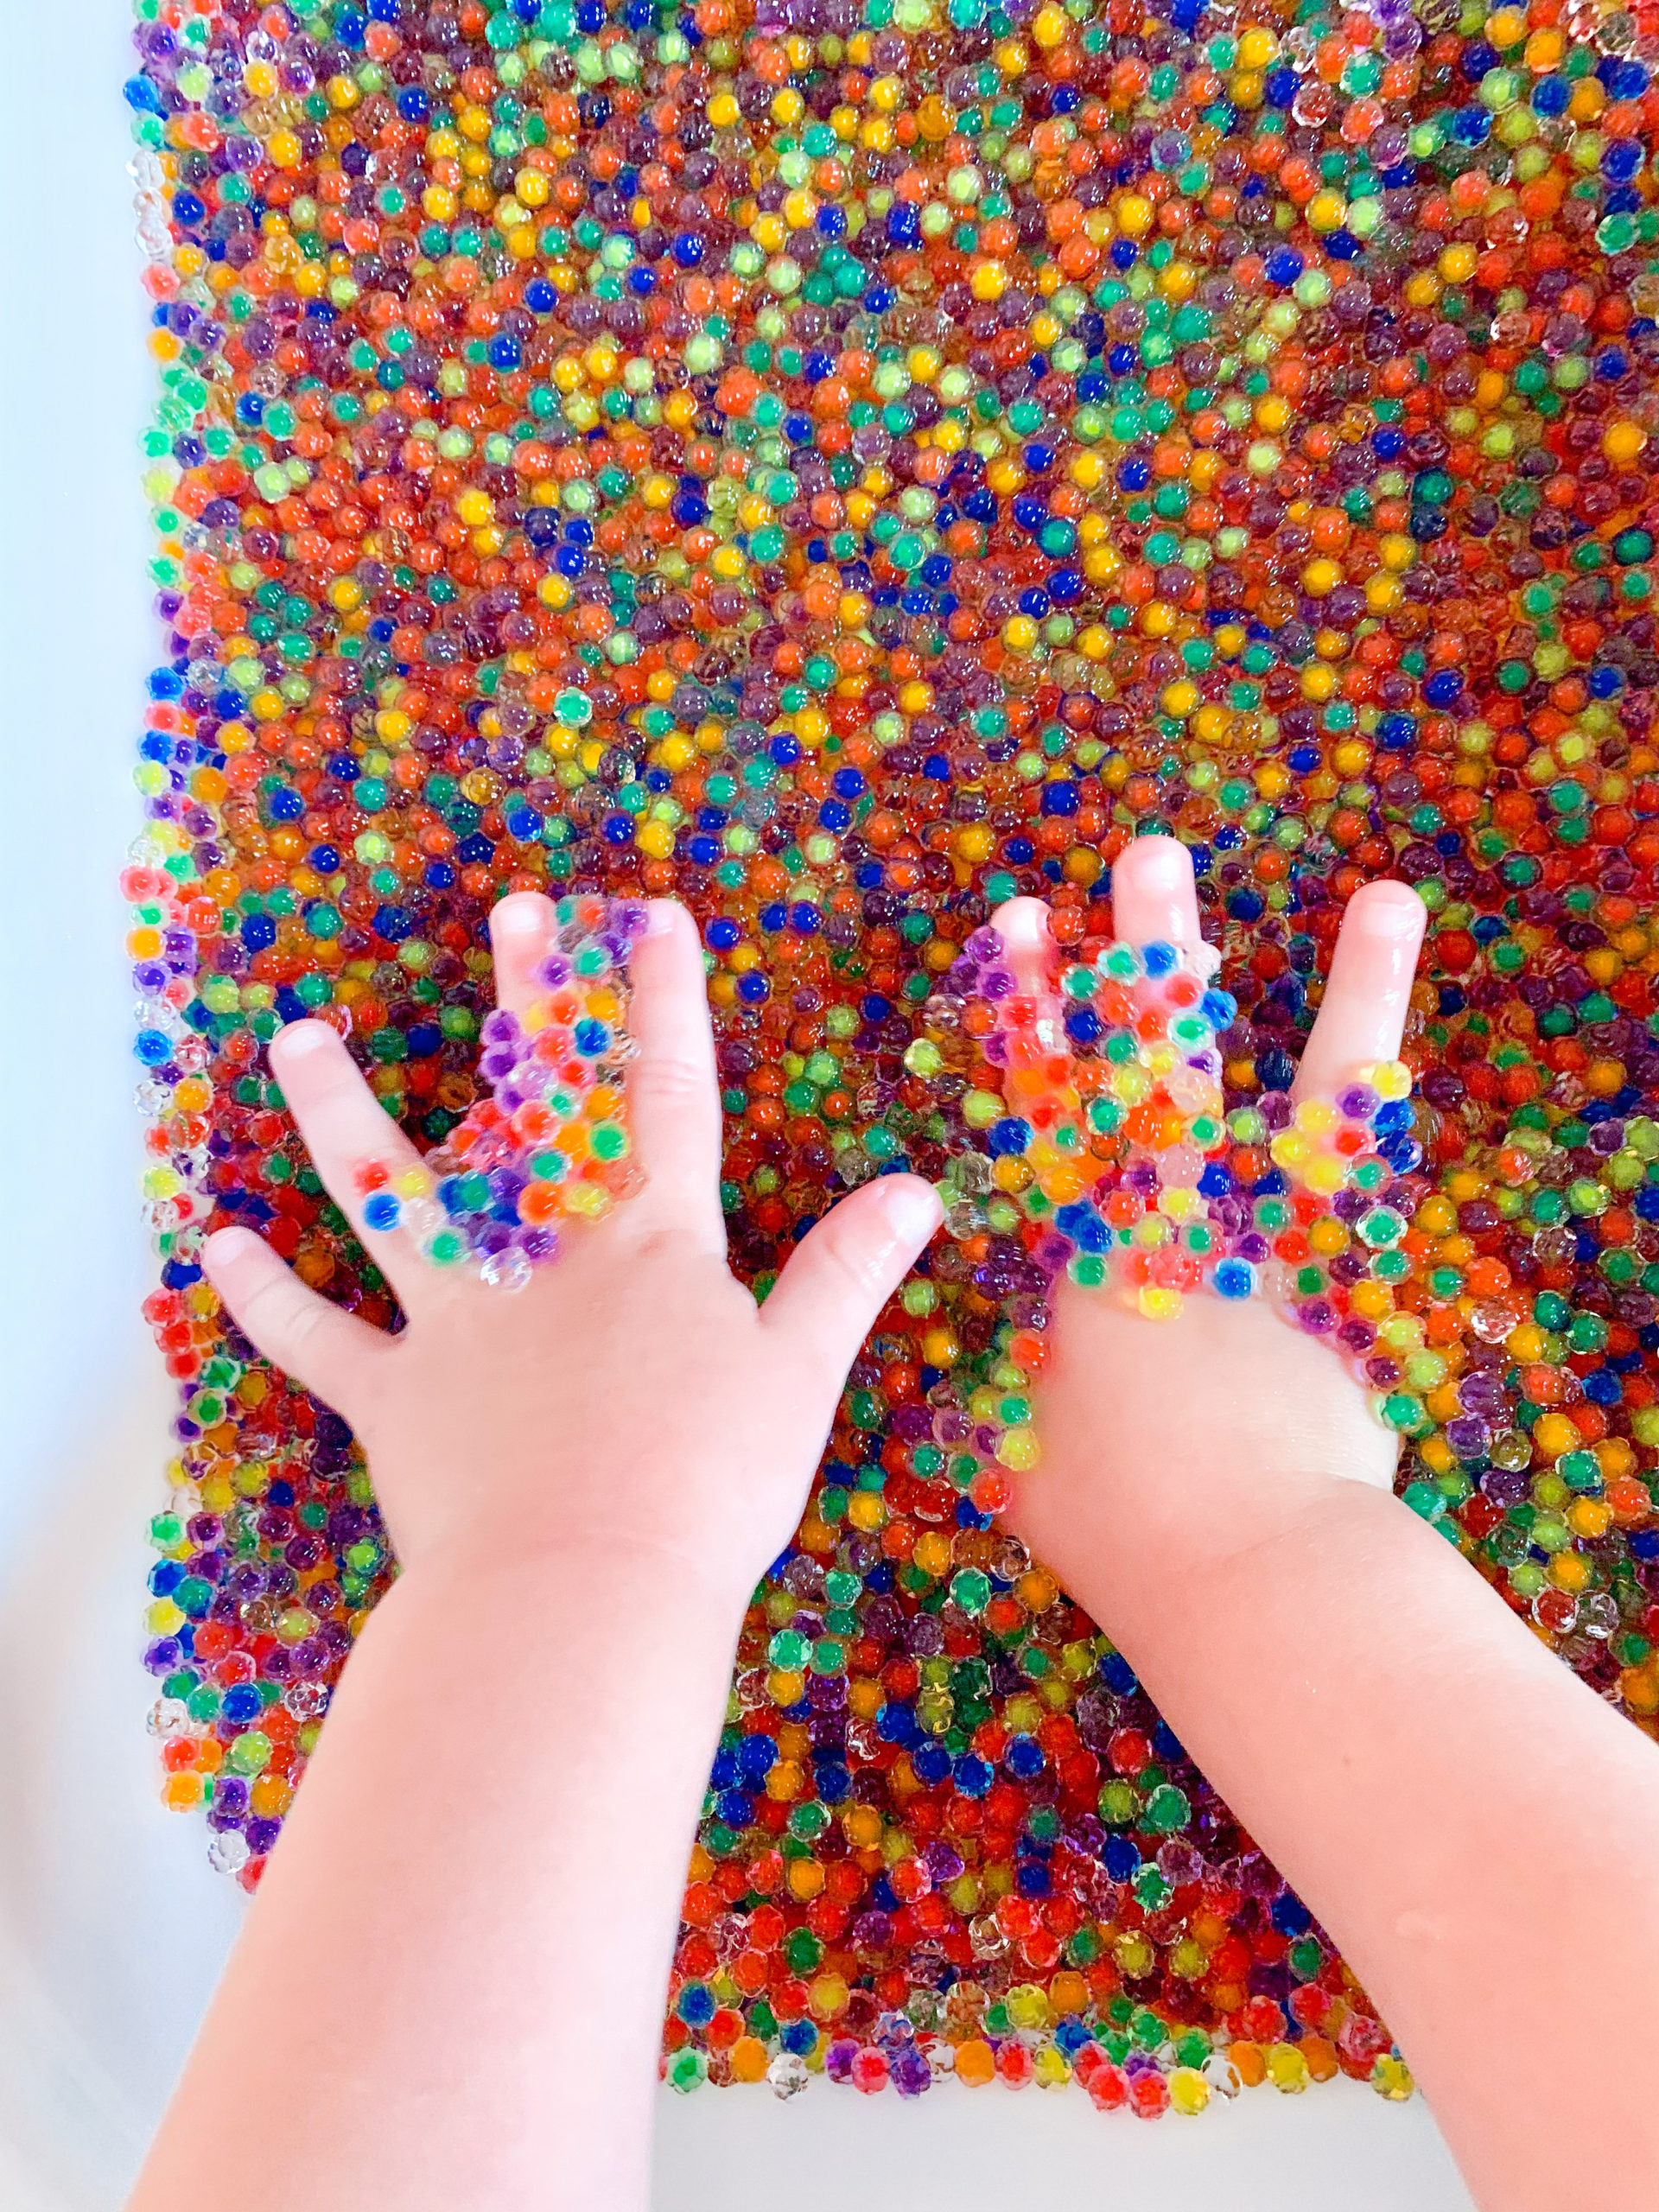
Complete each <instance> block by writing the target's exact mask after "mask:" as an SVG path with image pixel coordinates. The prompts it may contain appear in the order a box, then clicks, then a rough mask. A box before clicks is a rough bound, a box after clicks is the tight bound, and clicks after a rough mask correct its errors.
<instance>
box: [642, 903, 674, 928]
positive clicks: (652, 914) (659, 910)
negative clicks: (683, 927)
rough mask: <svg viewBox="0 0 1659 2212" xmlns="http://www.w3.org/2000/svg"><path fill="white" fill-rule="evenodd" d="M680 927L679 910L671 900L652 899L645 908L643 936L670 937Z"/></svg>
mask: <svg viewBox="0 0 1659 2212" xmlns="http://www.w3.org/2000/svg"><path fill="white" fill-rule="evenodd" d="M679 925H680V910H679V907H678V906H677V905H676V904H675V902H674V900H673V899H651V900H650V901H649V902H648V903H647V905H646V907H645V935H646V936H647V937H671V936H672V935H673V934H674V931H676V930H677V928H678V927H679Z"/></svg>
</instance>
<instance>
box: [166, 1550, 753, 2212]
mask: <svg viewBox="0 0 1659 2212" xmlns="http://www.w3.org/2000/svg"><path fill="white" fill-rule="evenodd" d="M734 1627H735V1622H734V1616H733V1615H732V1612H731V1610H730V1605H729V1602H728V1600H727V1599H724V1598H721V1597H711V1596H710V1595H709V1594H708V1593H706V1592H703V1591H702V1590H701V1589H700V1587H699V1586H698V1584H697V1582H696V1578H695V1576H694V1575H692V1574H691V1573H689V1572H687V1571H686V1569H685V1568H684V1567H683V1565H682V1564H681V1563H679V1562H677V1561H673V1560H670V1561H662V1560H654V1559H652V1558H650V1557H649V1556H647V1557H645V1558H644V1559H636V1560H633V1561H632V1562H629V1563H627V1569H626V1573H625V1572H624V1571H623V1569H622V1568H621V1567H620V1566H619V1565H618V1564H617V1563H616V1562H614V1561H607V1562H606V1563H604V1564H603V1565H602V1566H587V1565H584V1563H583V1562H582V1560H571V1559H554V1560H546V1559H543V1560H524V1561H521V1562H509V1563H504V1564H502V1565H501V1566H499V1567H491V1568H489V1569H484V1570H474V1571H470V1572H468V1573H467V1574H466V1575H465V1576H464V1577H462V1576H446V1575H445V1574H444V1573H442V1572H440V1573H437V1574H435V1575H433V1576H431V1577H429V1578H428V1577H425V1576H423V1575H422V1574H420V1573H415V1574H411V1575H410V1576H409V1577H408V1578H406V1579H405V1580H404V1581H402V1582H400V1583H399V1584H398V1585H397V1586H396V1587H395V1588H394V1589H393V1590H392V1591H391V1593H390V1594H389V1596H388V1597H387V1599H385V1603H384V1604H383V1605H381V1607H380V1609H379V1610H378V1612H377V1613H376V1615H375V1617H374V1618H373V1619H372V1622H371V1623H370V1624H369V1625H368V1627H367V1628H366V1630H365V1632H364V1635H363V1637H361V1639H360V1641H359V1644H358V1647H357V1649H356V1650H355V1651H354V1653H353V1656H352V1658H351V1661H350V1662H349V1664H348V1666H347V1668H346V1673H345V1675H344V1676H343V1678H342V1681H341V1683H340V1690H339V1693H338V1694H337V1696H336V1698H335V1700H334V1707H333V1708H332V1710H331V1712H330V1713H329V1717H328V1722H327V1727H326V1729H325V1730H324V1732H323V1738H322V1741H321V1745H320V1746H319V1749H318V1751H317V1753H316V1756H315V1758H314V1760H313V1761H312V1764H311V1767H310V1770H309V1771H308V1775H307V1777H306V1781H305V1786H304V1788H303V1789H302V1792H301V1794H300V1796H299V1799H298V1800H297V1802H296V1808H295V1811H294V1813H293V1815H292V1816H291V1818H290V1820H289V1823H288V1826H287V1827H286V1828H285V1830H284V1833H283V1838H282V1841H281V1843H280V1845H279V1847H278V1848H277V1851H276V1852H275V1853H274V1854H273V1856H272V1858H271V1860H270V1870H269V1872H268V1874H267V1877H266V1879H265V1881H264V1884H263V1885H262V1887H261V1890H260V1892H259V1895H258V1897H257V1900H256V1902H255V1904H254V1905H253V1907H252V1910H251V1913H250V1916H249V1919H248V1923H247V1926H246V1928H245V1931H244V1933H243V1935H242V1936H241V1937H240V1939H239V1941H238V1944H237V1947H236V1949H235V1951H234V1953H233V1954H232V1960H231V1963H230V1966H229V1968H228V1970H227V1972H226V1977H225V1980H224V1982H223V1984H222V1986H221V1987H220V1989H219V1993H218V1996H217V1997H216V1999H215V2000H214V2003H213V2008H212V2010H211V2012H209V2014H208V2017H207V2023H206V2024H205V2026H204V2028H203V2030H202V2031H201V2035H200V2039H199V2041H198V2043H197V2045H196V2048H195V2050H194V2053H193V2055H192V2056H191V2059H190V2061H189V2064H188V2069H187V2071H186V2075H185V2078H184V2081H183V2083H182V2085H181V2088H180V2090H179V2092H178V2094H177V2095H176V2097H175V2101H174V2103H173V2105H172V2107H171V2108H170V2109H169V2112H168V2117H167V2120H166V2121H165V2123H164V2125H163V2126H162V2133H161V2134H160V2136H159V2138H158V2139H157V2141H156V2145H155V2147H154V2149H153V2150H152V2152H151V2154H150V2158H149V2163H148V2164H147V2166H146V2168H145V2171H144V2173H143V2177H142V2179H141V2181H140V2183H139V2185H138V2189H137V2194H136V2195H135V2196H134V2198H133V2200H132V2206H131V2208H130V2212H159V2208H161V2207H162V2206H166V2207H168V2208H169V2212H172V2208H176V2207H179V2206H187V2207H188V2206H190V2205H193V2204H200V2203H205V2202H207V2198H208V2196H209V2194H211V2193H212V2190H210V2189H209V2186H208V2184H209V2183H210V2182H212V2181H213V2177H215V2176H217V2177H220V2179H221V2180H222V2177H223V2176H224V2175H226V2173H229V2172H232V2171H233V2172H234V2173H235V2175H236V2177H237V2178H236V2184H235V2189H234V2191H233V2194H234V2196H235V2199H236V2202H237V2207H238V2212H294V2208H295V2207H296V2206H299V2205H305V2206H307V2207H308V2208H311V2212H335V2208H338V2212H347V2208H351V2212H356V2208H358V2207H362V2206H370V2205H372V2206H373V2207H374V2208H375V2212H426V2208H431V2212H456V2208H458V2207H462V2206H479V2207H484V2206H488V2207H489V2208H490V2212H513V2208H518V2207H523V2208H526V2209H528V2208H532V2207H533V2208H535V2212H552V2209H553V2208H558V2207H564V2206H570V2207H582V2208H583V2212H587V2208H590V2207H593V2206H595V2205H604V2206H606V2207H607V2208H612V2207H614V2208H617V2212H626V2208H628V2207H631V2206H632V2207H643V2206H644V2205H645V2202H646V2201H647V2196H648V2182H649V2164H650V2149H651V2107H652V2092H653V2088H654V2085H655V2082H656V2055H657V2050H658V2042H659V2037H660V2033H661V2025H662V2006H663V1999H664V1988H665V1986H666V1980H667V1973H668V1966H669V1960H670V1955H671V1947H672V1943H673V1940H674V1932H675V1928H676V1925H677V1912H678V1906H679V1901H680V1897H681V1893H682V1890H683V1883H684V1878H685V1870H686V1861H687V1855H688V1852H689V1849H690V1837H691V1834H692V1830H693V1827H694V1824H695V1821H696V1811H697V1806H698V1804H699V1802H700V1801H701V1797H702V1791H703V1789H704V1787H705V1784H706V1782H707V1777H708V1772H709V1759H710V1758H711V1756H712V1752H713V1748H714V1743H715V1736H716V1734H717V1732H718V1729H719V1726H720V1719H721V1711H722V1706H723V1699H724V1694H725V1690H726V1686H727V1682H728V1674H729V1666H730V1659H731V1650H732V1643H733V1637H734ZM260 2082H266V2083H267V2084H268V2085H274V2087H275V2088H276V2091H277V2105H278V2106H279V2107H280V2110H281V2115H282V2118H281V2122H280V2124H279V2125H277V2124H273V2125H270V2126H263V2127H262V2128H261V2129H260V2131H259V2139H258V2144H257V2154H256V2155H253V2156H250V2155H249V2137H248V2134H247V2127H248V2114H249V2111H250V2107H249V2105H248V2101H247V2098H248V2088H249V2084H250V2083H253V2084H258V2083H260ZM267 2102H268V2100H267ZM276 2109H277V2107H270V2110H271V2111H275V2110H276ZM267 2117H268V2118H269V2117H270V2114H269V2113H268V2114H267ZM218 2187H219V2183H217V2182H214V2183H213V2189H215V2190H216V2189H217V2188H218Z"/></svg>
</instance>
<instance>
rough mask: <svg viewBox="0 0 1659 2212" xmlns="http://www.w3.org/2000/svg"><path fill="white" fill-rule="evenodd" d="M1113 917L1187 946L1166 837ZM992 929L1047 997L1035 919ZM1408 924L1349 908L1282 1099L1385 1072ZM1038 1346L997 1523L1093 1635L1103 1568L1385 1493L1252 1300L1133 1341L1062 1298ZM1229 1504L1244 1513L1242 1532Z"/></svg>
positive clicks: (1380, 912)
mask: <svg viewBox="0 0 1659 2212" xmlns="http://www.w3.org/2000/svg"><path fill="white" fill-rule="evenodd" d="M1112 912H1113V922H1114V928H1115V931H1116V935H1117V936H1118V937H1119V938H1122V939H1123V940H1125V941H1127V942H1128V943H1130V944H1149V943H1152V942H1153V941H1154V940H1157V939H1162V940H1163V941H1164V942H1166V943H1169V944H1182V945H1188V946H1194V945H1197V944H1199V943H1200V941H1201V939H1200V933H1199V927H1198V899H1197V897H1196V895H1195V893H1194V888H1193V882H1192V863H1191V861H1190V860H1189V859H1188V857H1187V854H1186V850H1185V847H1183V846H1182V845H1180V844H1179V843H1177V842H1175V840H1174V839H1173V838H1168V837H1145V838H1141V839H1139V840H1137V841H1136V842H1135V843H1134V844H1133V845H1131V846H1130V847H1129V849H1128V851H1127V852H1126V853H1125V854H1124V855H1123V856H1122V859H1121V860H1120V861H1118V863H1117V865H1116V868H1114V870H1113V871H1112ZM995 920H996V925H997V926H998V928H999V929H1000V930H1001V932H1002V934H1003V937H1004V938H1005V940H1006V942H1007V946H1008V952H1009V963H1010V965H1011V966H1012V968H1013V969H1014V974H1015V976H1016V978H1017V979H1018V982H1019V986H1020V989H1021V990H1022V991H1023V992H1026V993H1027V994H1030V995H1050V994H1052V990H1053V988H1054V976H1055V967H1056V954H1055V950H1054V947H1053V944H1052V940H1051V938H1050V937H1049V933H1048V916H1047V910H1046V908H1045V907H1044V906H1041V905H1040V904H1039V902H1038V901H1037V900H1036V899H1013V900H1011V901H1010V902H1009V904H1008V905H1007V906H1004V907H1003V908H1002V909H1001V912H999V913H998V914H997V916H996V917H995ZM1423 922H1424V910H1423V906H1422V902H1421V899H1418V898H1417V896H1416V894H1415V893H1414V892H1412V891H1410V890H1408V888H1407V887H1405V886H1404V885H1402V884H1398V883H1376V884H1372V885H1370V886H1368V887H1366V888H1365V889H1363V890H1362V891H1360V892H1359V893H1357V894H1356V896H1355V898H1354V899H1353V901H1352V903H1351V906H1350V907H1349V909H1348V912H1347V915H1346V917H1345V918H1344V923H1343V927H1342V933H1341V936H1340V937H1339V938H1338V945H1337V951H1336V957H1335V959H1334V961H1333V962H1332V973H1331V977H1330V982H1329V984H1328V987H1327V988H1326V991H1325V1000H1324V1002H1323V1004H1322V1006H1321V1007H1320V1009H1319V1020H1318V1021H1317V1023H1316V1025H1315V1027H1314V1030H1313V1035H1312V1036H1311V1037H1310V1038H1309V1039H1308V1044H1307V1049H1306V1053H1305V1055H1304V1057H1303V1059H1302V1063H1301V1067H1300V1071H1299V1072H1298V1076H1297V1081H1296V1092H1297V1095H1298V1096H1301V1095H1306V1094H1309V1093H1323V1094H1325V1095H1327V1096H1332V1095H1334V1094H1335V1093H1336V1092H1337V1091H1338V1090H1341V1089H1342V1088H1343V1087H1344V1085H1345V1084H1350V1083H1351V1082H1352V1081H1353V1080H1354V1078H1355V1076H1356V1073H1357V1070H1358V1069H1359V1068H1360V1067H1362V1066H1363V1065H1365V1064H1366V1063H1367V1062H1369V1061H1375V1060H1387V1059H1392V1058H1394V1057H1395V1055H1396V1053H1397V1052H1398V1051H1399V1047H1400V1039H1401V1032H1402V1027H1403V1024H1404V1021H1405V1016H1406V1010H1407V1006H1408V1001H1409V997H1410V992H1411V982H1412V976H1413V971H1414V967H1415V963H1416V958H1417V949H1418V946H1419V944H1420V943H1421V938H1422V933H1423ZM1050 1344H1051V1351H1050V1358H1049V1364H1048V1366H1047V1367H1046V1370H1045V1371H1044V1375H1043V1378H1042V1382H1041V1384H1040V1387H1039V1391H1038V1393H1037V1406H1038V1425H1039V1433H1040V1435H1041V1439H1042V1446H1043V1458H1042V1460H1041V1463H1040V1464H1039V1465H1038V1467H1037V1468H1036V1469H1035V1470H1034V1471H1033V1472H1032V1473H1031V1474H1030V1475H1028V1476H1027V1477H1025V1478H1022V1479H1021V1480H1020V1482H1019V1483H1018V1484H1017V1485H1016V1488H1015V1495H1014V1503H1013V1505H1012V1507H1011V1509H1010V1510H1009V1511H1008V1513H1007V1515H1006V1516H1005V1517H1006V1518H1007V1521H1008V1522H1009V1523H1010V1524H1011V1525H1012V1526H1013V1528H1014V1529H1015V1531H1016V1532H1017V1533H1018V1535H1020V1537H1021V1539H1022V1540H1023V1541H1025V1542H1026V1543H1027V1544H1028V1545H1029V1546H1030V1548H1031V1549H1032V1550H1033V1553H1034V1554H1036V1555H1037V1557H1038V1558H1039V1559H1040V1560H1043V1561H1044V1562H1045V1564H1046V1565H1047V1566H1049V1567H1052V1568H1053V1570H1054V1571H1055V1573H1057V1574H1058V1575H1059V1576H1060V1578H1061V1580H1063V1581H1065V1583H1066V1585H1067V1586H1068V1587H1069V1588H1071V1589H1072V1590H1073V1591H1074V1592H1076V1593H1077V1595H1078V1596H1080V1597H1081V1598H1082V1599H1084V1603H1085V1604H1090V1605H1093V1606H1096V1607H1105V1608H1106V1609H1107V1614H1108V1625H1110V1618H1109V1610H1110V1608H1109V1593H1108V1592H1107V1591H1106V1590H1103V1588H1102V1586H1101V1584H1102V1577H1103V1573H1110V1571H1111V1567H1112V1563H1113V1562H1114V1561H1116V1562H1119V1563H1121V1565H1122V1567H1123V1568H1124V1569H1126V1570H1128V1571H1129V1572H1131V1573H1134V1574H1135V1576H1136V1577H1137V1578H1138V1579H1141V1580H1144V1578H1145V1576H1146V1574H1147V1573H1148V1572H1151V1573H1154V1574H1155V1573H1157V1572H1159V1571H1160V1564H1161V1563H1162V1562H1164V1561H1166V1560H1173V1559H1174V1558H1176V1557H1178V1556H1182V1555H1185V1556H1187V1557H1191V1555H1192V1544H1193V1542H1194V1541H1197V1542H1198V1544H1199V1545H1200V1546H1202V1545H1203V1543H1204V1540H1205V1535H1206V1534H1208V1535H1212V1536H1213V1538H1214V1540H1215V1541H1216V1543H1217V1545H1219V1546H1222V1547H1230V1546H1231V1545H1232V1544H1233V1543H1234V1542H1236V1541H1241V1540H1243V1541H1251V1540H1252V1539H1253V1537H1254V1535H1255V1532H1256V1529H1257V1526H1258V1523H1259V1522H1260V1520H1261V1518H1262V1516H1265V1517H1266V1519H1267V1521H1268V1522H1273V1523H1276V1522H1278V1520H1279V1519H1280V1518H1281V1516H1283V1515H1285V1514H1287V1513H1288V1514H1294V1513H1295V1512H1296V1511H1297V1510H1300V1505H1301V1504H1302V1503H1303V1502H1305V1501H1306V1499H1307V1497H1309V1495H1310V1494H1311V1493H1318V1492H1322V1491H1324V1490H1325V1488H1326V1487H1327V1486H1328V1484H1330V1483H1331V1482H1332V1481H1334V1480H1340V1479H1342V1478H1357V1479H1358V1480H1360V1481H1363V1482H1368V1483H1374V1484H1380V1485H1383V1486H1384V1487H1386V1486H1387V1485H1388V1484H1389V1483H1390V1482H1391V1481H1392V1479H1393V1476H1394V1469H1395V1456H1396V1446H1395V1440H1394V1438H1393V1437H1392V1436H1391V1435H1390V1433H1389V1432H1388V1431H1387V1430H1386V1429H1384V1428H1383V1426H1382V1424H1381V1423H1380V1422H1379V1421H1377V1420H1376V1417H1375V1416H1374V1414H1372V1413H1371V1411H1370V1407H1369V1406H1368V1404H1367V1402H1366V1394H1365V1392H1364V1390H1363V1388H1362V1387H1361V1385H1360V1384H1359V1383H1357V1381H1356V1379H1355V1377H1354V1376H1353V1374H1352V1372H1351V1369H1350V1367H1349V1366H1348V1364H1347V1363H1346V1362H1345V1361H1344V1359H1343V1358H1342V1357H1340V1356H1339V1355H1338V1354H1337V1353H1336V1352H1335V1351H1332V1348H1331V1347H1330V1346H1329V1345H1327V1344H1323V1343H1321V1342H1319V1340H1318V1339H1317V1338H1313V1337H1309V1336H1306V1335H1305V1334H1303V1333H1302V1332H1300V1330H1298V1329H1296V1328H1294V1326H1292V1325H1288V1324H1287V1322H1286V1320H1285V1319H1283V1318H1282V1317H1281V1315H1279V1314H1278V1313H1274V1312H1273V1311H1272V1310H1271V1309H1270V1307H1269V1306H1268V1304H1267V1302H1266V1301H1265V1300H1261V1299H1249V1300H1227V1299H1222V1298H1217V1297H1213V1296H1207V1295H1205V1294H1203V1293H1195V1294H1192V1295H1191V1296H1189V1297H1188V1298H1187V1299H1186V1300H1185V1304H1184V1306H1183V1307H1182V1310H1181V1312H1180V1313H1179V1316H1178V1317H1177V1318H1176V1319H1174V1320H1173V1321H1148V1320H1145V1319H1142V1318H1141V1315H1140V1314H1139V1313H1135V1311H1134V1310H1133V1309H1132V1308H1130V1307H1128V1306H1127V1305H1126V1304H1124V1303H1123V1302H1122V1300H1119V1299H1118V1298H1116V1297H1115V1296H1114V1295H1113V1294H1111V1293H1110V1292H1109V1291H1091V1290H1080V1289H1078V1288H1077V1287H1076V1286H1074V1285H1072V1284H1070V1283H1066V1282H1065V1281H1062V1282H1061V1283H1060V1284H1059V1286H1058V1288H1057V1291H1056V1311H1055V1316H1054V1321H1053V1325H1052V1330H1051V1332H1050ZM1241 1499H1246V1500H1251V1501H1253V1503H1254V1504H1255V1507H1257V1508H1259V1514H1257V1515H1255V1516H1253V1517H1252V1518H1251V1520H1250V1521H1249V1522H1248V1523H1247V1524H1245V1525H1244V1526H1243V1527H1242V1526H1241V1524H1240V1522H1239V1520H1238V1516H1237V1513H1236V1506H1237V1504H1238V1503H1239V1502H1240V1501H1241ZM1172 1524H1173V1525H1174V1526H1179V1524H1185V1527H1184V1528H1183V1529H1181V1533H1182V1535H1183V1536H1184V1538H1185V1541H1184V1543H1183V1544H1181V1545H1179V1546H1166V1545H1164V1544H1162V1543H1160V1541H1158V1535H1157V1532H1158V1531H1159V1530H1160V1529H1161V1528H1164V1527H1170V1526H1172ZM1131 1526H1132V1527H1133V1529H1134V1544H1133V1559H1131V1557H1130V1555H1129V1552H1130V1548H1129V1546H1128V1543H1127V1541H1126V1538H1127V1535H1128V1529H1129V1528H1130V1527H1131ZM1172 1532H1173V1529H1172Z"/></svg>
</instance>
